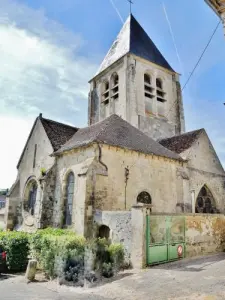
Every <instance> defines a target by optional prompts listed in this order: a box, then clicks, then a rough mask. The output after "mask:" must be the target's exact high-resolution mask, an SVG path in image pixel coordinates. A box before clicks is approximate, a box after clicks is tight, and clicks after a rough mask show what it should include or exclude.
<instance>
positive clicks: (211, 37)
mask: <svg viewBox="0 0 225 300" xmlns="http://www.w3.org/2000/svg"><path fill="white" fill-rule="evenodd" d="M219 25H220V21H219V22H218V24H217V25H216V28H215V29H214V31H213V33H212V35H211V36H210V39H209V41H208V43H207V44H206V46H205V48H204V50H203V52H202V54H201V56H200V58H199V59H198V61H197V63H196V64H195V66H194V68H193V70H192V72H191V74H190V76H189V77H188V79H187V81H186V82H185V84H184V86H183V87H182V89H181V91H183V90H184V89H185V88H186V86H187V84H188V82H189V81H190V79H191V77H192V76H193V74H194V72H195V70H196V68H197V67H198V65H199V63H200V62H201V60H202V58H203V56H204V54H205V52H206V50H207V49H208V47H209V45H210V43H211V41H212V39H213V37H214V35H215V33H216V31H217V29H218V28H219ZM176 102H177V101H174V102H173V104H172V106H171V108H170V110H169V111H168V114H167V115H166V118H167V117H168V116H169V114H170V112H171V110H172V108H173V107H174V105H175V104H176Z"/></svg>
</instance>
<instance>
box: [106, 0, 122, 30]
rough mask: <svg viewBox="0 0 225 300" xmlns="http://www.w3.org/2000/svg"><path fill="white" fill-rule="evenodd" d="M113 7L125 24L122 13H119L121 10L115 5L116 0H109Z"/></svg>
mask: <svg viewBox="0 0 225 300" xmlns="http://www.w3.org/2000/svg"><path fill="white" fill-rule="evenodd" d="M109 1H110V2H111V4H112V6H113V8H114V9H115V11H116V13H117V15H118V17H119V19H120V21H121V22H122V24H124V19H123V18H122V16H121V14H120V12H119V9H118V8H117V6H116V4H115V3H114V0H109Z"/></svg>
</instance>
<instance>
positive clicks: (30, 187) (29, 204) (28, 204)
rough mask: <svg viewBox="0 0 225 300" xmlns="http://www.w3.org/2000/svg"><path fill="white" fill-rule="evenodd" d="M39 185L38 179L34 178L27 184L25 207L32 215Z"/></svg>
mask: <svg viewBox="0 0 225 300" xmlns="http://www.w3.org/2000/svg"><path fill="white" fill-rule="evenodd" d="M37 189H38V185H37V182H36V180H34V179H32V180H31V181H30V182H29V183H28V184H27V186H26V190H25V193H24V209H25V211H27V212H29V213H30V214H31V215H32V216H33V215H34V209H35V203H36V198H37Z"/></svg>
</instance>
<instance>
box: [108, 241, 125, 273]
mask: <svg viewBox="0 0 225 300" xmlns="http://www.w3.org/2000/svg"><path fill="white" fill-rule="evenodd" d="M108 251H109V255H110V259H111V261H112V263H113V264H114V266H115V267H117V268H121V266H122V265H123V264H124V249H123V246H122V245H121V244H111V245H110V246H109V248H108Z"/></svg>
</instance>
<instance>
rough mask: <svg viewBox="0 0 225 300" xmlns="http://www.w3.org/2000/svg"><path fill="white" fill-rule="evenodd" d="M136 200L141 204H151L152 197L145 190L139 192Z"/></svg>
mask: <svg viewBox="0 0 225 300" xmlns="http://www.w3.org/2000/svg"><path fill="white" fill-rule="evenodd" d="M137 202H138V203H143V204H152V198H151V196H150V195H149V193H147V192H141V193H140V194H139V195H138V196H137Z"/></svg>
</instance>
